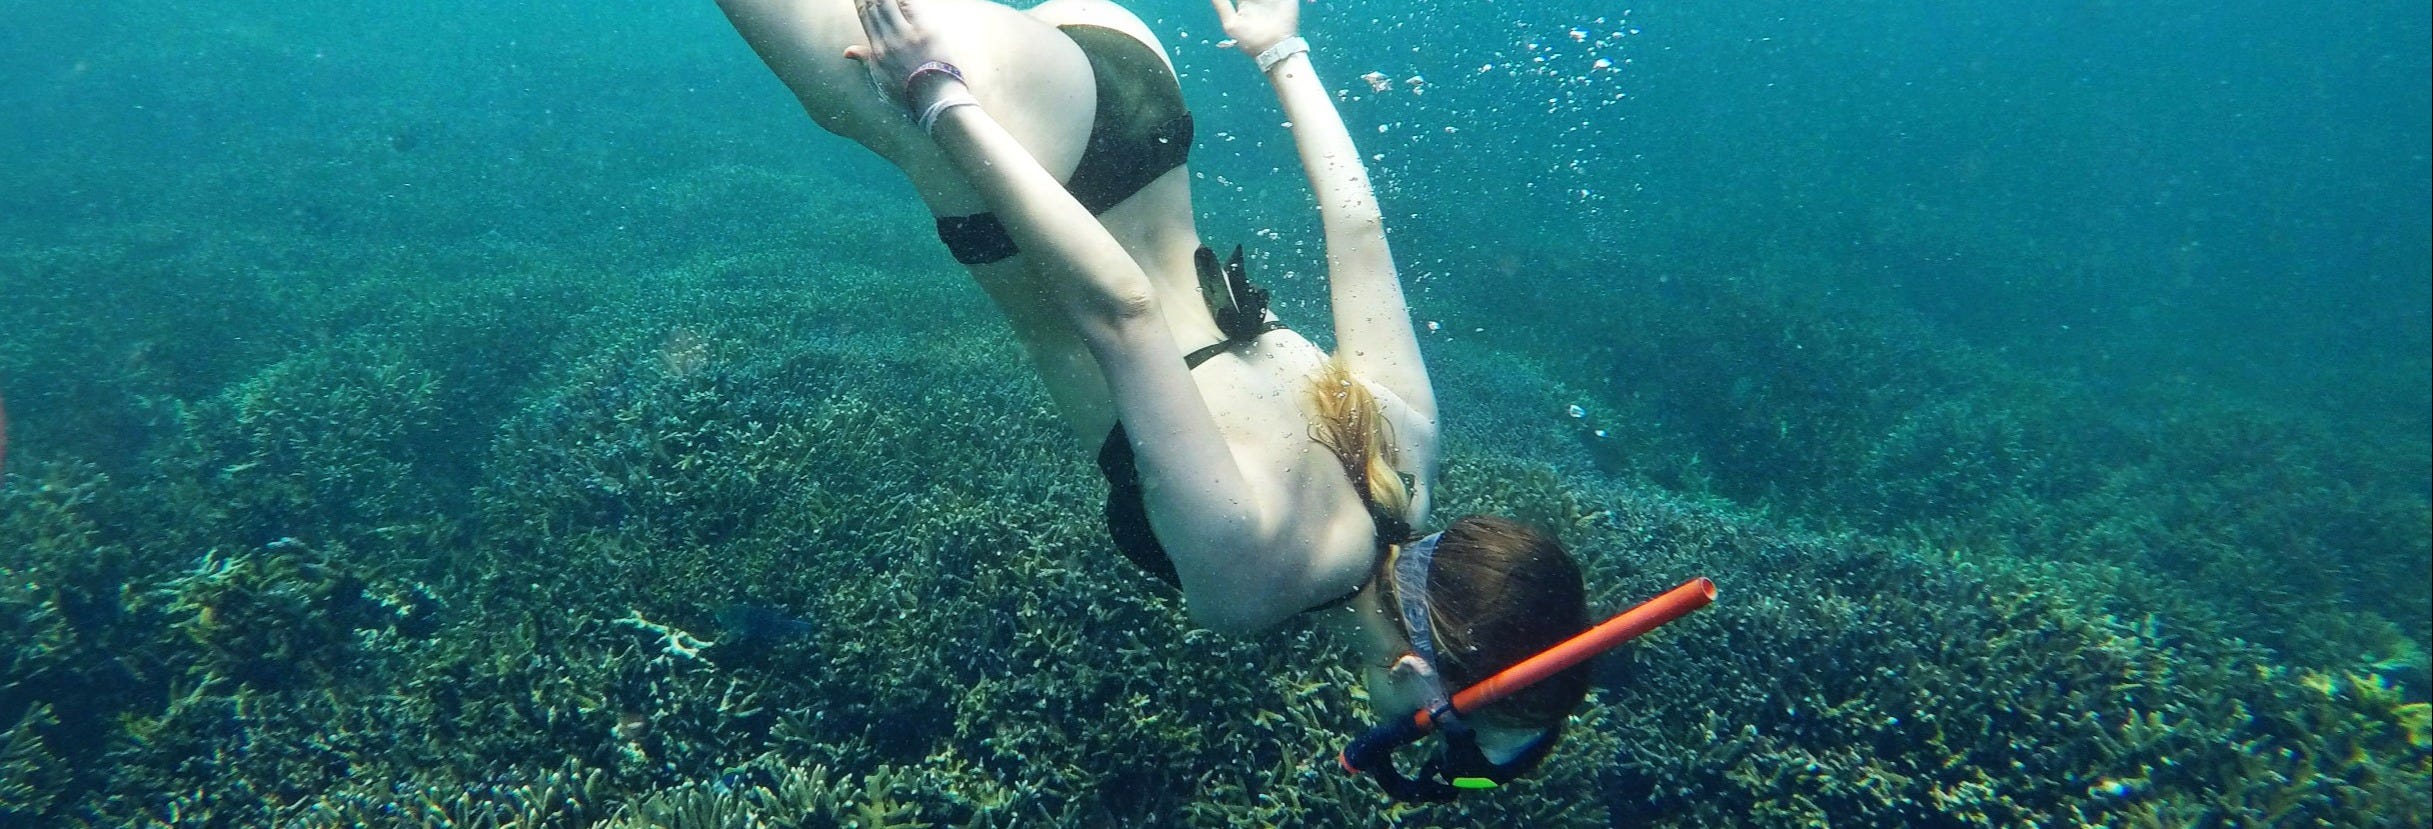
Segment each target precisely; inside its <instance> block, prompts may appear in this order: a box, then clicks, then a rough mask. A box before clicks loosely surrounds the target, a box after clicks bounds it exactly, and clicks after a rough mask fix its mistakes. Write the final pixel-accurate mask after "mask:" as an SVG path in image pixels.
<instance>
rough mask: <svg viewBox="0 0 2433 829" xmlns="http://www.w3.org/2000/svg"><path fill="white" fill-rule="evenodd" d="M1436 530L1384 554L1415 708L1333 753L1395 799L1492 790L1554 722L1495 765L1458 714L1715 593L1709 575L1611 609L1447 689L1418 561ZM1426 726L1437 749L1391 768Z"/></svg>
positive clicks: (1431, 551)
mask: <svg viewBox="0 0 2433 829" xmlns="http://www.w3.org/2000/svg"><path fill="white" fill-rule="evenodd" d="M1443 538H1444V533H1442V532H1438V533H1435V534H1433V535H1430V536H1428V537H1426V538H1422V539H1420V540H1418V541H1414V542H1411V543H1410V544H1409V545H1407V546H1405V547H1404V548H1403V550H1402V553H1401V554H1400V555H1398V556H1396V557H1395V559H1394V571H1393V574H1392V578H1393V579H1394V598H1395V604H1396V606H1397V608H1396V609H1397V610H1399V611H1400V612H1401V614H1402V626H1403V630H1404V631H1405V632H1407V633H1409V634H1410V638H1411V652H1412V654H1411V656H1410V657H1406V659H1412V660H1416V662H1417V664H1416V665H1414V666H1413V670H1412V673H1414V674H1416V675H1417V676H1418V677H1419V678H1420V682H1421V684H1422V689H1423V692H1424V699H1423V700H1422V702H1421V703H1420V706H1419V710H1418V711H1416V712H1413V713H1412V714H1411V716H1409V717H1407V718H1396V719H1391V720H1387V721H1385V722H1382V723H1379V724H1377V726H1376V727H1374V728H1371V729H1369V730H1368V732H1367V733H1365V734H1362V735H1360V737H1359V738H1358V739H1355V740H1353V741H1352V743H1351V745H1349V746H1346V747H1344V749H1343V753H1341V754H1339V755H1337V756H1336V758H1335V759H1336V762H1338V763H1340V764H1342V766H1343V770H1344V771H1347V772H1350V773H1352V774H1366V775H1368V776H1370V777H1371V778H1374V779H1375V780H1376V781H1377V785H1378V786H1379V787H1380V788H1383V789H1385V793H1386V794H1387V795H1388V796H1391V797H1393V798H1394V799H1395V800H1400V801H1410V802H1427V803H1435V802H1444V801H1449V800H1452V799H1453V798H1454V797H1455V796H1456V795H1459V794H1460V793H1461V792H1462V791H1464V790H1477V789H1492V788H1495V787H1497V786H1501V785H1503V784H1505V783H1510V782H1512V781H1513V780H1514V779H1517V778H1519V777H1520V776H1521V775H1524V774H1528V773H1529V772H1530V771H1531V770H1533V769H1535V768H1537V765H1538V763H1540V762H1541V761H1543V760H1545V759H1546V755H1547V754H1548V753H1550V752H1552V751H1553V750H1554V745H1555V743H1556V742H1557V741H1559V740H1560V738H1561V736H1562V727H1561V726H1557V727H1555V728H1551V729H1548V730H1547V731H1546V732H1545V733H1543V734H1540V735H1538V736H1537V738H1536V739H1535V740H1532V741H1531V742H1530V743H1529V744H1528V745H1527V746H1526V747H1524V748H1523V749H1522V750H1521V752H1520V753H1519V754H1517V755H1515V756H1513V757H1511V758H1510V759H1507V760H1505V761H1504V762H1501V763H1498V762H1495V761H1494V760H1492V759H1489V758H1488V757H1487V755H1486V752H1484V751H1482V750H1480V749H1479V747H1478V735H1477V732H1475V731H1473V730H1472V729H1471V728H1470V725H1469V724H1468V723H1467V722H1464V721H1463V719H1462V715H1463V714H1465V713H1469V712H1473V711H1477V710H1479V709H1481V708H1485V707H1487V706H1488V705H1490V704H1493V703H1494V702H1496V701H1498V700H1501V699H1503V698H1505V697H1507V696H1511V695H1512V694H1514V693H1517V692H1519V691H1520V690H1521V689H1523V688H1527V687H1529V686H1531V685H1535V684H1537V683H1538V682H1539V681H1540V680H1543V679H1545V678H1547V677H1549V676H1553V675H1555V674H1557V673H1561V672H1562V671H1563V670H1565V669H1567V668H1570V667H1572V666H1574V665H1578V664H1580V663H1581V662H1585V661H1587V660H1588V659H1589V658H1590V657H1593V656H1596V655H1597V654H1600V653H1604V652H1605V651H1608V650H1611V649H1613V648H1614V647H1615V646H1618V645H1620V644H1622V643H1623V642H1627V641H1630V640H1631V639H1633V638H1636V637H1637V636H1638V635H1639V634H1642V633H1646V632H1648V631H1650V630H1654V629H1656V628H1657V627H1658V626H1661V625H1663V624H1664V623H1666V622H1670V621H1672V620H1674V619H1678V618H1681V617H1682V616H1685V615H1688V614H1689V613H1690V612H1691V611H1694V610H1697V609H1699V608H1701V607H1705V606H1706V605H1707V603H1708V602H1711V601H1714V599H1715V583H1714V582H1713V581H1709V580H1707V579H1705V578H1697V579H1692V580H1690V581H1688V582H1686V583H1684V584H1682V585H1681V586H1679V587H1675V588H1673V589H1672V590H1669V591H1666V592H1665V593H1664V595H1661V596H1658V597H1656V598H1654V599H1650V600H1648V601H1647V602H1646V603H1644V604H1641V605H1639V606H1638V607H1634V608H1631V609H1629V610H1626V611H1623V612H1621V613H1619V614H1616V615H1615V616H1614V617H1613V618H1611V619H1607V620H1605V621H1604V622H1603V623H1600V624H1598V625H1596V626H1595V627H1591V628H1589V629H1588V630H1586V631H1584V632H1582V633H1581V634H1580V635H1578V636H1574V637H1572V638H1570V639H1566V640H1563V641H1562V642H1560V643H1558V644H1556V645H1555V646H1554V647H1551V648H1547V649H1546V650H1543V651H1540V652H1538V653H1537V654H1536V655H1534V656H1531V657H1529V658H1527V659H1523V660H1521V661H1519V662H1516V663H1513V665H1512V667H1509V668H1505V669H1504V670H1502V671H1500V672H1498V673H1496V674H1495V675H1494V676H1490V677H1488V678H1486V679H1483V680H1480V681H1479V682H1478V683H1477V684H1475V685H1472V686H1470V687H1468V688H1464V689H1462V690H1461V691H1460V692H1458V693H1453V694H1449V695H1448V694H1447V693H1445V687H1444V679H1443V676H1444V672H1443V664H1444V663H1443V660H1442V657H1441V655H1440V653H1439V651H1438V649H1437V647H1436V631H1435V626H1434V625H1432V624H1431V623H1430V622H1429V620H1428V569H1429V567H1430V566H1431V565H1433V564H1434V563H1435V561H1436V545H1437V542H1439V541H1441V540H1443ZM1431 731H1433V732H1437V733H1439V734H1442V735H1443V736H1444V750H1443V751H1440V752H1437V753H1436V754H1435V755H1434V756H1432V757H1430V758H1429V759H1428V761H1427V764H1426V765H1424V766H1422V767H1420V770H1419V774H1418V775H1416V776H1411V777H1406V776H1404V775H1403V774H1402V772H1401V771H1400V770H1399V769H1397V768H1395V766H1394V752H1395V750H1397V749H1400V748H1402V747H1403V746H1407V745H1410V744H1412V743H1415V742H1418V741H1419V740H1420V739H1421V738H1423V737H1426V736H1427V735H1428V733H1429V732H1431Z"/></svg>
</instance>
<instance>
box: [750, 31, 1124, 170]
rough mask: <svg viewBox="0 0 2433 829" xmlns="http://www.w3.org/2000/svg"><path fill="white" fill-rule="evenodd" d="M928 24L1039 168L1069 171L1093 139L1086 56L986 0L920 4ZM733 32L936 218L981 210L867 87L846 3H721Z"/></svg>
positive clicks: (1093, 100)
mask: <svg viewBox="0 0 2433 829" xmlns="http://www.w3.org/2000/svg"><path fill="white" fill-rule="evenodd" d="M917 2H919V3H920V9H921V11H922V13H923V14H922V17H923V20H924V21H925V23H927V24H928V25H929V26H931V27H932V28H934V29H937V30H939V31H940V33H941V34H942V35H943V36H945V37H949V38H952V39H953V40H954V41H955V42H956V43H958V44H962V45H966V47H965V48H964V51H963V52H962V53H960V55H959V57H958V59H959V60H960V61H962V62H963V63H964V64H965V65H964V66H963V67H962V68H963V70H964V73H965V75H967V76H968V77H969V78H970V79H971V88H972V94H973V95H974V96H975V97H978V98H979V99H980V104H981V106H982V107H984V108H986V109H987V110H988V112H989V115H990V116H991V117H993V118H995V119H997V121H998V123H1000V124H1003V125H1005V127H1006V129H1007V131H1009V132H1012V133H1013V134H1014V137H1015V139H1016V140H1018V141H1020V142H1021V143H1022V145H1023V147H1024V148H1026V149H1028V150H1030V153H1031V156H1032V157H1033V158H1037V159H1038V160H1039V163H1040V166H1042V167H1045V168H1047V169H1048V171H1049V172H1051V173H1053V174H1055V175H1057V176H1058V177H1059V178H1062V177H1064V176H1066V175H1069V174H1071V172H1072V170H1073V165H1074V163H1075V162H1076V161H1078V160H1079V159H1080V158H1081V152H1082V148H1083V147H1084V146H1085V144H1086V142H1087V141H1088V139H1089V135H1090V123H1091V119H1092V115H1093V114H1094V112H1095V109H1096V107H1097V91H1096V87H1095V86H1094V85H1093V83H1092V79H1091V76H1090V66H1089V62H1088V61H1087V60H1086V59H1085V58H1084V57H1083V56H1082V54H1081V50H1080V49H1079V48H1078V47H1076V46H1074V45H1073V42H1072V41H1071V40H1069V39H1067V38H1066V37H1065V36H1064V35H1063V34H1062V33H1059V32H1058V31H1056V28H1055V27H1054V26H1053V25H1050V24H1048V23H1045V22H1042V21H1040V20H1038V19H1036V18H1033V17H1031V16H1029V15H1026V14H1024V13H1022V12H1019V11H1016V10H1014V9H1012V8H1010V7H1007V6H1002V5H998V4H996V3H992V2H988V1H987V0H917ZM718 5H719V7H720V8H722V9H724V10H725V11H726V13H727V19H728V20H730V21H733V22H734V24H735V30H736V31H737V32H739V33H741V34H742V35H743V37H744V40H745V41H746V42H749V43H750V44H751V45H752V48H753V49H754V50H755V51H757V52H759V53H760V57H761V60H763V61H764V62H766V63H767V64H768V65H769V69H770V70H771V71H773V72H775V73H776V74H777V77H778V79H779V80H782V81H784V82H785V84H786V87H787V88H788V89H791V90H793V92H794V96H795V98H796V99H798V100H800V101H801V102H802V105H803V110H804V111H806V112H808V113H810V115H811V119H812V120H813V121H816V122H818V124H819V125H820V126H821V127H822V128H824V129H826V130H828V131H829V132H832V133H836V134H837V135H841V136H844V137H846V138H849V139H852V140H854V141H855V142H858V143H860V144H861V145H862V146H865V147H868V148H870V149H871V151H873V152H876V153H878V154H879V155H880V156H881V157H884V158H886V159H887V160H888V161H890V162H893V163H894V164H895V165H896V167H897V168H899V169H901V170H903V171H904V175H905V176H906V177H907V178H909V179H911V180H912V184H913V187H914V188H916V189H917V190H919V191H920V194H921V199H922V200H923V201H924V202H926V203H928V205H929V207H930V212H931V213H934V214H936V215H940V216H963V215H969V214H973V213H980V212H983V211H985V210H987V209H988V208H987V206H986V205H983V204H981V203H980V201H979V199H978V198H977V197H975V196H973V195H972V193H971V190H970V188H968V187H966V186H964V184H963V183H962V181H961V179H960V177H959V176H957V175H956V174H955V172H954V169H953V168H952V167H951V166H949V165H948V164H947V163H946V161H945V159H944V158H942V157H940V156H939V155H938V151H937V146H936V145H935V144H932V143H931V142H930V140H929V137H928V136H925V135H922V134H921V130H920V128H919V127H918V126H916V125H914V124H913V123H912V120H911V119H910V118H908V117H906V116H905V114H904V111H903V110H902V109H901V108H899V107H898V105H897V104H895V103H894V102H893V101H891V100H889V99H888V98H887V97H885V96H883V95H882V94H881V93H880V92H879V91H878V89H877V88H876V87H874V86H872V84H871V82H870V75H869V73H868V72H867V71H866V70H864V68H863V67H862V65H861V64H860V63H857V62H855V61H851V60H847V59H846V58H845V47H847V46H852V45H856V44H859V43H862V42H863V39H864V38H863V36H862V24H861V20H860V18H859V17H858V16H856V14H855V11H854V4H853V0H719V3H718Z"/></svg>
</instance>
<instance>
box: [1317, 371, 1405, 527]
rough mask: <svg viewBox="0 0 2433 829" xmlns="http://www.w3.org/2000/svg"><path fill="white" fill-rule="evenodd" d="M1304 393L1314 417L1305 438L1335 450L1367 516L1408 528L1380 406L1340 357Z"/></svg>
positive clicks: (1394, 455) (1399, 478) (1389, 434)
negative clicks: (1365, 507) (1387, 519)
mask: <svg viewBox="0 0 2433 829" xmlns="http://www.w3.org/2000/svg"><path fill="white" fill-rule="evenodd" d="M1309 395H1310V404H1311V406H1312V407H1313V408H1315V409H1316V410H1317V413H1318V422H1317V423H1316V424H1313V425H1312V426H1311V428H1310V437H1312V438H1314V439H1316V440H1317V441H1318V443H1319V444H1320V445H1322V446H1325V447H1326V448H1328V449H1330V450H1333V451H1334V453H1335V460H1336V461H1337V462H1339V463H1341V464H1343V475H1344V477H1347V478H1350V479H1351V481H1352V488H1353V489H1354V490H1357V491H1358V492H1359V493H1360V500H1361V501H1362V502H1364V503H1366V504H1368V506H1369V513H1370V514H1371V515H1375V516H1385V517H1389V518H1390V520H1392V521H1393V522H1394V523H1395V524H1397V525H1398V527H1397V528H1399V529H1408V528H1409V527H1410V524H1409V523H1407V522H1408V520H1409V519H1408V516H1409V515H1410V514H1411V490H1410V488H1409V487H1407V486H1404V485H1403V482H1402V475H1401V473H1399V472H1397V471H1395V468H1394V463H1395V461H1396V460H1398V459H1399V457H1398V456H1399V455H1400V453H1399V452H1397V451H1396V449H1395V445H1394V427H1393V424H1392V422H1390V421H1388V420H1386V417H1385V409H1384V407H1382V406H1379V405H1378V404H1377V395H1376V394H1374V393H1372V392H1370V391H1369V387H1368V384H1366V383H1363V382H1361V381H1360V378H1357V377H1353V376H1352V369H1351V367H1350V366H1348V365H1345V364H1344V362H1343V358H1342V357H1340V356H1337V357H1335V358H1333V359H1329V360H1327V361H1326V365H1324V366H1322V367H1320V368H1319V369H1318V374H1317V376H1315V377H1312V378H1310V384H1309ZM1385 529H1386V528H1382V527H1381V528H1380V530H1381V531H1383V530H1385ZM1389 540H1391V539H1389Z"/></svg>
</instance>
